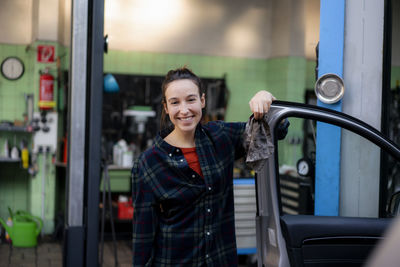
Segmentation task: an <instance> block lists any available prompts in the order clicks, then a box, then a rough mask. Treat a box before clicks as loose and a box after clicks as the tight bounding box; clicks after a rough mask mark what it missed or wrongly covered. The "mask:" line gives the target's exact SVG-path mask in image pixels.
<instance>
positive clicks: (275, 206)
mask: <svg viewBox="0 0 400 267" xmlns="http://www.w3.org/2000/svg"><path fill="white" fill-rule="evenodd" d="M288 117H296V118H303V119H311V120H317V121H320V122H325V123H329V124H333V125H336V126H339V127H342V128H345V129H347V130H349V131H352V132H354V133H356V134H359V135H360V136H363V137H364V138H366V139H368V140H370V141H371V142H373V143H374V144H376V145H378V146H379V147H380V148H381V149H384V150H385V151H387V152H388V153H389V154H391V155H392V156H393V157H394V158H396V159H397V160H400V148H399V147H398V146H396V145H395V144H394V143H393V142H392V141H390V140H388V139H386V137H385V136H383V135H382V134H381V133H380V132H379V131H378V130H376V129H375V128H373V127H372V126H370V125H368V124H366V123H364V122H363V121H361V120H359V119H356V118H354V117H352V116H349V115H346V114H344V113H341V112H337V111H334V110H330V109H326V108H322V107H318V106H312V105H306V104H300V103H292V102H284V101H274V102H273V103H272V105H271V108H270V111H269V113H268V125H269V127H270V129H271V136H272V139H273V140H274V142H275V147H276V145H277V138H275V136H276V129H277V125H278V123H280V121H282V120H283V119H285V118H288ZM256 197H257V214H256V232H257V262H258V266H260V267H261V266H279V267H286V266H290V261H289V256H288V252H287V247H286V241H285V238H284V236H283V233H282V227H281V223H280V217H281V215H282V210H281V206H280V193H279V172H278V153H277V150H276V149H275V153H274V155H273V156H271V157H270V158H269V159H267V160H266V163H265V164H264V167H263V169H262V170H261V171H260V172H259V173H257V174H256Z"/></svg>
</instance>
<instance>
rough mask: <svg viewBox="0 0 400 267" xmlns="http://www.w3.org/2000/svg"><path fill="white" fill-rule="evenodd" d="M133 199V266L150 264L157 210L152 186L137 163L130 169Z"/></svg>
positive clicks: (155, 230)
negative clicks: (144, 177) (145, 179)
mask: <svg viewBox="0 0 400 267" xmlns="http://www.w3.org/2000/svg"><path fill="white" fill-rule="evenodd" d="M132 201H133V207H134V211H133V221H132V222H133V234H132V237H133V246H132V255H133V266H152V261H153V257H154V249H155V248H154V240H155V237H156V232H157V227H158V225H157V222H158V218H157V212H156V210H155V204H154V203H155V200H154V195H153V190H152V188H151V187H150V186H149V185H148V183H146V182H145V181H144V179H143V174H141V173H140V171H139V168H138V164H137V163H135V165H134V167H133V169H132Z"/></svg>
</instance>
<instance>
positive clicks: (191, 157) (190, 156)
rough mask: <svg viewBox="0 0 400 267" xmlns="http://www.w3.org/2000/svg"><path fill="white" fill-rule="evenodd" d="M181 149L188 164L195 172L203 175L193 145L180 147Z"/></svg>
mask: <svg viewBox="0 0 400 267" xmlns="http://www.w3.org/2000/svg"><path fill="white" fill-rule="evenodd" d="M181 150H182V153H183V156H184V157H185V159H186V161H187V162H188V164H189V167H190V168H191V169H192V170H194V171H195V172H197V173H198V174H199V175H200V176H201V177H204V176H203V173H202V172H201V168H200V162H199V156H198V155H197V153H196V148H195V147H190V148H181Z"/></svg>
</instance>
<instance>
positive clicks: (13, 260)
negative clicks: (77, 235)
mask: <svg viewBox="0 0 400 267" xmlns="http://www.w3.org/2000/svg"><path fill="white" fill-rule="evenodd" d="M131 245H132V243H131V242H130V241H127V240H122V241H118V242H117V254H118V266H119V267H128V266H129V267H132V254H131ZM113 251H114V250H113V243H112V242H111V241H107V242H105V243H104V257H103V259H104V261H103V267H112V266H115V262H114V255H113ZM99 254H100V248H99ZM62 260H63V259H62V244H61V243H60V242H54V241H46V242H39V243H38V246H37V247H36V248H14V247H12V246H10V245H9V244H7V243H2V244H0V267H62Z"/></svg>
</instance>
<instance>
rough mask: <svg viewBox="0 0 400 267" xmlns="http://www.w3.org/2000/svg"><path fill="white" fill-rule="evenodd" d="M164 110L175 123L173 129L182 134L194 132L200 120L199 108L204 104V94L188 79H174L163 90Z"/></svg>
mask: <svg viewBox="0 0 400 267" xmlns="http://www.w3.org/2000/svg"><path fill="white" fill-rule="evenodd" d="M165 100H166V104H164V108H165V112H166V113H167V114H168V116H169V119H170V120H171V122H172V123H173V124H174V125H175V130H176V131H180V132H182V133H183V134H194V131H195V129H196V126H197V124H198V123H199V122H200V120H201V116H202V112H201V109H202V108H204V106H205V98H204V94H203V95H202V96H201V97H200V90H199V88H198V87H197V85H196V84H195V83H194V82H192V81H191V80H190V79H182V80H175V81H173V82H171V83H169V84H168V86H167V88H166V90H165Z"/></svg>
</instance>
